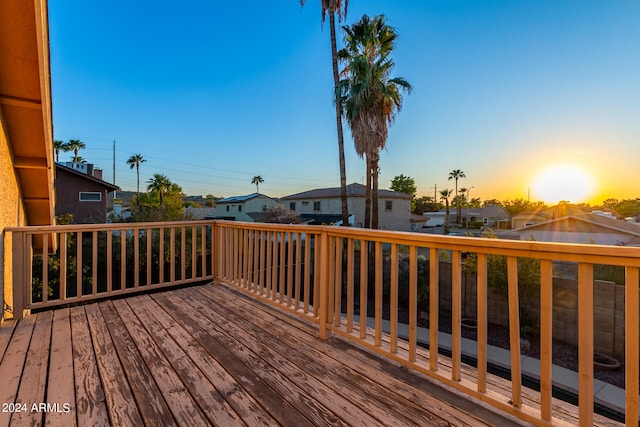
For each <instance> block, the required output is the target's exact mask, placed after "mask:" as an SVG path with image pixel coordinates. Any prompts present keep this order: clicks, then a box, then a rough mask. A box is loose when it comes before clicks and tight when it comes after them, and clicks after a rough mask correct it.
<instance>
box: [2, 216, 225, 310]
mask: <svg viewBox="0 0 640 427" xmlns="http://www.w3.org/2000/svg"><path fill="white" fill-rule="evenodd" d="M213 228H214V223H213V221H200V222H196V221H193V222H191V221H190V222H162V223H138V224H128V223H122V224H91V225H66V226H55V227H19V228H9V229H7V230H6V231H7V232H9V233H10V235H11V238H10V239H9V241H10V242H11V245H12V254H13V285H14V286H13V307H12V309H13V313H14V316H15V317H21V316H22V315H23V314H24V313H28V312H29V310H35V309H40V308H45V307H54V306H58V305H62V304H71V303H78V302H83V301H89V300H95V299H99V298H110V297H114V296H118V295H123V294H129V293H135V292H141V291H144V290H150V289H157V288H164V287H169V286H177V285H182V284H187V283H192V282H198V281H205V280H212V279H213V277H214V274H213V262H212V259H213V258H212V257H213V250H212V245H213V232H214V231H213ZM36 247H37V248H38V249H34V248H36ZM7 249H8V248H5V250H7Z"/></svg>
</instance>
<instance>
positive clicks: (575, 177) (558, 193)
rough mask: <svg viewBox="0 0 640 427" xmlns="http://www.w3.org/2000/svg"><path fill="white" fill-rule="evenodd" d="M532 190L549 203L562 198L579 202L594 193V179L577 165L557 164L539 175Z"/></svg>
mask: <svg viewBox="0 0 640 427" xmlns="http://www.w3.org/2000/svg"><path fill="white" fill-rule="evenodd" d="M532 191H533V194H534V196H536V197H537V198H539V199H540V200H542V201H545V202H547V203H557V202H559V201H560V200H566V201H569V202H573V203H579V202H584V201H586V200H587V199H588V198H589V197H590V196H592V195H593V191H594V181H593V178H592V177H591V176H589V175H588V174H587V173H586V172H585V171H583V170H582V169H580V168H578V167H576V166H573V165H555V166H552V167H550V168H548V169H546V170H544V171H543V172H542V173H540V175H538V177H537V178H536V179H535V181H534V183H533V186H532Z"/></svg>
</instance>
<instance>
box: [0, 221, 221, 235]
mask: <svg viewBox="0 0 640 427" xmlns="http://www.w3.org/2000/svg"><path fill="white" fill-rule="evenodd" d="M215 222H216V221H215V220H185V221H166V222H118V223H113V224H71V225H42V226H39V225H36V226H33V225H32V226H24V227H7V228H5V231H11V232H19V231H26V232H27V233H29V234H44V233H61V232H65V231H72V232H73V231H108V230H122V229H132V228H170V227H184V226H199V225H213V224H214V223H215Z"/></svg>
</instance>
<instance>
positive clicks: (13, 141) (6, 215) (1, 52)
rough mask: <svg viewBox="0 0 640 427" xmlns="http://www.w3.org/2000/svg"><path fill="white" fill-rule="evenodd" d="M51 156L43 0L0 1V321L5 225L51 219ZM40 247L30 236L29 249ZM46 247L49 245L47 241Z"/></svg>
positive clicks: (7, 255)
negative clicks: (30, 246)
mask: <svg viewBox="0 0 640 427" xmlns="http://www.w3.org/2000/svg"><path fill="white" fill-rule="evenodd" d="M53 165H54V158H53V127H52V117H51V79H50V68H49V29H48V20H47V2H46V1H44V0H43V1H38V2H34V1H23V0H3V1H2V2H0V200H1V201H2V202H1V203H0V260H2V259H4V261H5V262H4V263H3V262H0V300H1V301H2V306H3V310H2V316H0V322H1V321H2V320H3V319H4V318H5V317H7V316H11V313H12V311H11V307H12V306H13V287H12V282H13V276H12V271H11V268H10V267H9V268H7V269H6V270H5V266H11V262H12V248H11V247H10V246H9V247H5V242H10V240H9V239H5V234H6V233H7V232H8V231H7V228H8V227H15V226H23V225H51V224H53V222H54V206H55V192H54V184H53V183H54V166H53ZM41 247H42V240H41V239H35V240H34V242H33V248H34V249H35V250H37V249H38V248H41ZM48 247H49V248H52V247H53V244H50V245H48Z"/></svg>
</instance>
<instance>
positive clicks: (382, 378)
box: [198, 287, 478, 425]
mask: <svg viewBox="0 0 640 427" xmlns="http://www.w3.org/2000/svg"><path fill="white" fill-rule="evenodd" d="M198 291H199V292H201V293H202V294H203V298H201V299H199V300H200V301H204V302H206V303H207V305H208V306H210V307H215V309H216V314H218V313H220V314H221V313H223V314H224V316H227V317H230V318H233V319H235V321H236V322H240V320H241V319H246V320H245V322H244V323H246V329H247V332H246V333H248V334H250V335H251V338H252V339H251V340H249V342H253V341H254V340H255V341H258V340H260V337H261V336H263V337H267V338H268V337H269V336H277V337H278V341H281V342H269V343H267V344H268V345H267V346H268V347H272V348H280V349H281V351H288V352H289V353H290V355H289V356H288V357H291V358H292V359H293V360H295V361H296V362H298V363H301V364H304V366H305V369H307V370H309V371H310V372H313V374H314V375H316V376H317V377H318V378H321V379H322V381H324V382H325V383H326V384H328V385H329V386H332V385H333V386H336V385H338V386H337V388H339V389H340V390H337V392H338V393H342V394H343V396H344V399H353V400H354V402H356V403H360V404H361V405H363V407H364V408H365V409H366V410H367V411H370V413H372V414H375V413H376V412H377V411H376V410H375V408H376V407H377V408H383V409H384V413H385V414H386V416H387V417H386V418H385V417H384V416H383V417H382V418H381V421H383V422H386V423H389V422H390V421H391V420H390V419H389V413H391V412H392V411H395V412H396V413H397V415H396V416H397V417H398V418H399V419H400V420H402V419H403V417H404V416H408V417H409V419H410V421H409V422H417V423H418V424H421V425H439V424H443V425H468V424H469V422H478V420H477V419H472V418H471V417H469V416H468V415H466V414H464V413H462V412H461V413H459V414H456V413H455V411H451V410H449V411H447V412H445V411H440V412H441V414H440V416H441V417H442V416H443V415H446V421H444V419H443V418H441V417H437V416H434V415H433V413H434V412H436V411H434V409H436V408H439V407H442V406H444V405H443V402H442V401H438V400H437V399H434V398H433V397H431V396H428V395H426V393H425V394H424V395H422V396H420V397H418V396H416V395H415V394H413V393H411V394H410V395H409V396H401V395H399V394H398V393H397V389H402V387H403V386H404V387H406V384H403V383H402V382H401V381H397V380H396V379H395V377H393V376H391V377H389V375H383V374H384V371H383V370H382V369H380V368H381V367H382V366H378V367H374V368H369V369H367V366H362V360H358V359H355V358H353V357H351V356H350V355H348V353H347V352H340V353H339V356H338V358H336V352H335V351H334V349H333V347H332V345H331V344H328V343H323V342H322V341H320V340H318V339H316V338H315V337H314V335H311V334H310V333H305V332H302V331H300V330H298V329H297V328H296V329H295V330H290V328H288V327H287V326H288V324H287V323H284V324H283V322H282V321H281V319H278V318H277V317H275V316H273V313H274V310H271V309H268V310H267V309H265V310H256V309H255V308H253V309H251V310H249V307H248V306H247V305H245V303H248V302H249V301H248V300H245V299H244V297H243V296H241V295H238V298H235V299H236V300H237V303H236V304H235V305H234V307H233V309H232V310H231V309H228V308H226V307H225V306H224V305H223V304H220V303H219V302H218V301H220V299H219V297H218V298H213V296H214V295H213V294H212V293H211V291H212V289H210V288H204V287H203V288H198ZM216 291H217V290H216ZM225 292H232V291H231V290H229V289H224V290H221V291H217V293H218V295H219V294H220V293H225ZM203 312H204V310H203ZM265 328H268V330H270V333H269V334H267V333H266V332H267V329H265ZM252 331H253V332H252ZM351 348H353V347H351ZM302 349H304V350H302ZM309 349H313V350H314V352H313V354H314V356H313V357H309V351H308V350H309ZM380 364H381V365H384V363H383V362H380ZM387 365H388V364H387ZM369 366H370V365H369ZM357 368H360V371H358V369H357ZM343 384H347V387H344V386H343ZM407 397H411V399H407ZM407 400H408V402H407ZM417 402H418V403H417ZM424 408H428V410H425V409H424Z"/></svg>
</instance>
